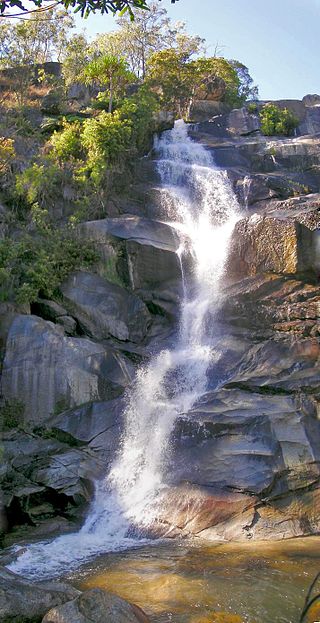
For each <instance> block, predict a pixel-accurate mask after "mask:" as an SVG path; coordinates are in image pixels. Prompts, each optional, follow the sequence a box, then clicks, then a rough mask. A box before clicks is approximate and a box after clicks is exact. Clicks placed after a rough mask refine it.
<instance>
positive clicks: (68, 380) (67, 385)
mask: <svg viewBox="0 0 320 623" xmlns="http://www.w3.org/2000/svg"><path fill="white" fill-rule="evenodd" d="M132 372H133V370H132V366H131V364H130V363H129V362H128V361H127V360H126V359H125V357H123V356H122V355H121V354H119V353H116V352H114V351H112V350H110V349H108V348H106V347H104V346H101V345H99V344H96V343H94V342H92V341H90V340H89V339H83V338H69V337H65V335H64V332H63V329H62V327H59V326H57V325H53V324H52V323H50V322H46V321H44V320H42V319H40V318H38V317H36V316H23V315H17V316H16V317H15V318H14V320H13V322H12V325H11V327H10V329H9V333H8V337H7V343H6V354H5V358H4V361H3V371H2V382H1V383H2V385H1V388H2V394H3V396H4V398H5V399H6V400H7V401H9V402H10V401H11V400H18V401H19V402H20V403H21V404H22V405H23V408H24V417H25V419H26V420H28V421H32V422H34V423H38V422H43V421H45V420H46V419H48V417H50V415H52V414H53V413H54V412H57V410H60V411H61V410H63V409H65V408H67V407H74V406H76V405H79V404H82V403H86V402H90V401H92V400H105V399H106V398H112V397H114V396H115V395H119V394H121V393H122V392H123V389H124V387H125V386H126V385H127V384H128V383H129V382H130V380H131V378H132Z"/></svg>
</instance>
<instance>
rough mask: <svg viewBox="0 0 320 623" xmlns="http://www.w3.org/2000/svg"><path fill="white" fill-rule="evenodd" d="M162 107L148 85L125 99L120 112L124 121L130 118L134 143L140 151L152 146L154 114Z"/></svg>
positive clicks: (142, 151)
mask: <svg viewBox="0 0 320 623" xmlns="http://www.w3.org/2000/svg"><path fill="white" fill-rule="evenodd" d="M159 109H160V105H159V101H158V98H157V97H156V95H155V94H154V93H152V92H151V91H150V90H149V89H148V88H147V87H146V86H142V87H140V89H139V90H138V92H137V93H136V94H135V95H133V96H132V97H130V98H126V99H124V100H123V102H122V104H121V106H120V108H119V112H120V117H121V119H122V121H125V120H129V121H130V122H131V128H132V132H131V135H132V144H134V145H135V147H136V149H137V151H138V153H140V154H141V153H144V152H146V151H147V150H148V149H149V148H150V140H151V137H152V133H153V132H154V129H155V125H154V114H155V113H156V112H158V111H159Z"/></svg>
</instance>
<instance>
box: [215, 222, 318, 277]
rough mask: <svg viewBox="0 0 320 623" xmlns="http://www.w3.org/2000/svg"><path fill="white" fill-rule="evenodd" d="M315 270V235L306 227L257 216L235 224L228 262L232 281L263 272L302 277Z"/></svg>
mask: <svg viewBox="0 0 320 623" xmlns="http://www.w3.org/2000/svg"><path fill="white" fill-rule="evenodd" d="M314 268H315V255H314V242H313V234H312V232H311V231H310V230H309V229H308V228H307V227H305V226H304V225H302V224H300V223H297V222H294V221H285V220H280V219H275V218H268V217H263V216H261V215H258V214H253V215H252V216H251V217H250V218H245V219H242V220H240V221H238V223H237V224H236V226H235V229H234V232H233V236H232V239H231V244H230V252H229V257H228V260H227V274H228V278H230V279H231V280H232V279H242V278H244V277H248V276H251V275H256V274H259V273H264V272H271V273H281V274H283V273H284V274H294V273H303V272H305V271H308V270H312V269H314Z"/></svg>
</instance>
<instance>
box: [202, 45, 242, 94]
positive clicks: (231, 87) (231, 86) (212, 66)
mask: <svg viewBox="0 0 320 623" xmlns="http://www.w3.org/2000/svg"><path fill="white" fill-rule="evenodd" d="M193 69H194V76H195V91H196V90H197V88H199V87H201V86H202V87H204V88H206V85H209V84H210V81H214V79H215V78H219V79H220V80H222V81H223V83H224V85H225V93H224V95H223V96H222V97H221V99H222V100H223V101H225V102H226V103H227V104H230V105H231V106H234V105H237V104H239V103H240V94H239V88H240V80H239V77H238V74H237V72H236V70H235V69H234V68H233V67H232V65H231V63H229V61H227V60H226V59H225V58H222V57H216V56H213V57H211V58H199V59H197V60H196V61H193Z"/></svg>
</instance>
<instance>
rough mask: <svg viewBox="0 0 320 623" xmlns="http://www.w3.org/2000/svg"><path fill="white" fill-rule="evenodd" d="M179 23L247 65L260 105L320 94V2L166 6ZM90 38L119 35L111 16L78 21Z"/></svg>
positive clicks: (199, 1) (227, 0) (249, 0)
mask: <svg viewBox="0 0 320 623" xmlns="http://www.w3.org/2000/svg"><path fill="white" fill-rule="evenodd" d="M159 5H160V6H162V7H163V8H165V9H167V11H168V14H169V16H170V17H171V18H172V19H173V21H184V22H186V28H187V31H188V32H190V33H191V34H197V35H200V36H201V37H203V38H205V39H206V44H207V53H208V55H210V53H211V54H213V52H214V49H215V47H216V45H218V46H219V49H220V50H221V55H222V56H225V57H226V58H229V59H237V60H239V61H241V62H242V63H244V64H245V65H246V66H247V67H248V68H249V71H250V74H251V76H252V78H253V79H254V81H255V83H256V84H257V85H258V87H259V96H260V99H301V98H302V97H303V96H304V95H306V94H307V93H319V94H320V68H319V61H320V0H178V2H176V3H175V4H171V3H170V0H161V2H159ZM76 22H77V30H81V29H83V28H85V30H86V32H87V35H89V36H90V37H93V36H94V35H95V34H97V33H102V32H108V31H111V30H115V29H116V26H117V25H116V22H115V19H114V18H113V17H112V16H111V15H104V16H102V15H99V14H97V15H94V16H90V17H89V18H88V19H86V20H83V19H81V18H80V17H77V18H76Z"/></svg>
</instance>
